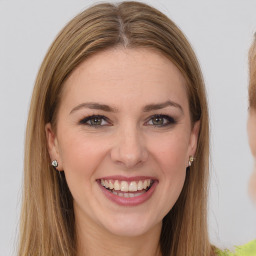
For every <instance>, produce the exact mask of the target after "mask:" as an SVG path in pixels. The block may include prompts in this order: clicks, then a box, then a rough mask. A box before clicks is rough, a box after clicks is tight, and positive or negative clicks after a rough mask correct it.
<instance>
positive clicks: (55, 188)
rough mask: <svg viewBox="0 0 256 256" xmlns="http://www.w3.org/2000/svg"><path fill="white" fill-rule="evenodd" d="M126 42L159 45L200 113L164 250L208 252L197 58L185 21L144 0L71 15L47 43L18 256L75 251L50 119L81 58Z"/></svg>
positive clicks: (191, 255) (32, 122)
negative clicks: (49, 135) (181, 24)
mask: <svg viewBox="0 0 256 256" xmlns="http://www.w3.org/2000/svg"><path fill="white" fill-rule="evenodd" d="M117 46H122V47H126V48H147V49H152V50H157V51H158V52H160V53H161V54H163V55H164V56H166V57H167V58H168V59H169V60H170V61H172V62H173V63H174V64H175V65H176V67H177V68H178V69H179V70H180V72H181V73H182V74H183V76H184V78H185V79H186V91H187V96H188V101H189V108H190V116H191V122H192V124H193V123H194V122H196V121H198V120H200V132H199V138H198V146H197V151H196V155H195V157H196V161H194V163H193V165H192V166H191V167H190V169H188V170H187V175H186V180H185V184H184V187H183V190H182V192H181V194H180V196H179V198H178V200H177V202H176V204H175V205H174V207H173V208H172V209H171V210H170V212H169V213H168V214H167V215H166V216H165V218H164V219H163V225H162V232H161V237H160V246H161V252H162V255H163V256H195V255H196V256H201V255H202V256H209V255H212V253H213V251H212V250H213V249H212V246H211V245H210V242H209V238H208V230H207V191H208V175H209V174H208V169H209V167H208V165H209V163H208V162H209V120H208V107H207V99H206V92H205V86H204V81H203V77H202V74H201V70H200V66H199V64H198V61H197V58H196V56H195V54H194V51H193V49H192V48H191V46H190V44H189V42H188V41H187V39H186V37H185V36H184V34H183V33H182V32H181V31H180V29H179V28H178V27H177V26H176V25H175V24H174V23H173V22H172V21H171V20H170V19H169V18H168V17H167V16H165V15H164V14H163V13H161V12H159V11H158V10H156V9H154V8H153V7H150V6H148V5H146V4H143V3H139V2H122V3H119V4H110V3H102V4H98V5H95V6H92V7H90V8H88V9H86V10H85V11H83V12H82V13H80V14H79V15H77V16H76V17H75V18H73V19H72V20H71V21H70V22H69V23H68V24H67V25H66V26H65V27H64V28H63V30H62V31H61V32H60V33H59V35H58V36H57V38H56V39H55V41H54V42H53V44H52V45H51V46H50V48H49V50H48V52H47V54H46V56H45V58H44V60H43V63H42V65H41V68H40V70H39V73H38V75H37V79H36V82H35V86H34V90H33V94H32V99H31V105H30V111H29V116H28V122H27V130H26V141H25V159H24V186H23V202H22V212H21V221H20V244H19V256H35V255H36V256H46V255H47V256H56V255H58V256H75V255H76V230H75V216H74V211H73V198H72V195H71V193H70V191H69V189H68V186H67V183H66V180H65V171H64V172H57V171H56V170H55V169H54V168H53V167H52V166H51V160H50V157H49V154H48V150H47V141H46V134H45V125H46V123H48V122H50V123H51V124H52V126H53V127H56V115H57V113H58V108H59V105H60V100H61V93H62V90H63V84H64V81H65V80H66V79H67V78H68V77H69V75H70V74H71V72H72V71H73V70H74V69H75V68H76V67H77V66H78V65H79V64H80V63H81V62H83V61H86V59H87V58H88V57H89V56H91V55H93V54H96V53H98V52H100V51H102V50H106V49H108V48H111V47H117Z"/></svg>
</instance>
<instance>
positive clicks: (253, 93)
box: [249, 32, 256, 111]
mask: <svg viewBox="0 0 256 256" xmlns="http://www.w3.org/2000/svg"><path fill="white" fill-rule="evenodd" d="M249 107H250V108H251V109H253V110H255V111H256V32H255V34H254V39H253V43H252V45H251V48H250V51H249Z"/></svg>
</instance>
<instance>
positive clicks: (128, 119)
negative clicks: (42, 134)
mask: <svg viewBox="0 0 256 256" xmlns="http://www.w3.org/2000/svg"><path fill="white" fill-rule="evenodd" d="M167 101H171V102H173V103H174V104H172V105H171V106H170V105H168V106H165V107H163V106H162V107H161V108H160V109H154V110H153V109H152V108H151V109H149V108H147V109H145V106H148V105H152V104H162V103H165V102H167ZM88 102H90V103H91V102H94V103H99V104H104V105H107V106H109V107H110V108H111V109H112V111H108V110H109V109H106V108H104V109H97V107H95V106H96V105H95V104H94V105H93V106H90V107H89V108H88V105H81V104H84V103H86V104H87V103H88ZM158 107H159V106H158ZM157 114H158V115H166V116H170V117H171V122H169V121H170V120H169V121H168V120H167V119H166V118H165V117H164V118H162V119H161V121H162V123H161V125H156V122H155V119H154V118H153V116H154V115H157ZM92 115H102V116H104V117H106V118H105V120H98V121H99V123H100V125H98V126H95V125H94V126H93V125H91V122H90V121H88V119H86V120H87V121H86V123H83V124H81V123H80V121H81V120H84V119H85V118H87V117H88V116H92ZM173 119H174V120H175V122H173ZM157 124H158V123H157ZM198 132H199V122H197V123H195V124H194V125H192V124H191V119H190V113H189V104H188V98H187V93H186V82H185V79H184V77H183V76H182V74H181V73H180V71H179V70H178V69H177V68H176V66H175V65H174V64H173V63H172V62H171V61H170V60H168V59H167V58H166V57H164V56H163V55H161V54H160V53H158V52H156V51H154V50H152V49H150V50H149V49H142V48H140V49H124V48H122V47H118V48H113V49H109V50H106V51H103V52H100V53H97V54H95V55H93V56H92V57H90V58H89V59H87V60H86V61H84V62H83V63H82V64H80V66H79V67H78V68H76V69H75V70H74V71H73V72H72V74H71V76H70V77H69V78H68V79H67V80H66V82H65V84H64V90H63V94H62V99H61V104H60V108H59V112H58V115H57V128H56V130H54V129H53V128H52V127H51V124H50V123H48V124H47V125H46V135H47V138H48V146H49V153H50V156H51V159H52V160H53V159H57V161H58V163H59V166H58V170H59V171H61V170H64V172H65V175H66V179H67V183H68V186H69V188H70V191H71V193H72V195H73V198H74V212H75V218H76V229H77V237H78V255H85V254H86V255H136V256H137V255H147V256H148V255H152V256H153V255H154V256H156V255H160V252H159V237H160V232H161V227H162V219H163V217H164V216H165V215H166V214H167V213H168V212H169V211H170V209H171V208H172V207H173V205H174V204H175V202H176V200H177V199H178V197H179V195H180V193H181V190H182V187H183V184H184V180H185V175H186V167H187V166H188V159H189V156H191V155H192V156H193V155H194V154H195V151H196V146H197V138H198ZM112 175H122V176H124V177H128V178H129V177H136V176H150V177H154V179H155V180H156V184H157V185H156V188H155V190H154V192H153V194H152V196H151V197H150V198H149V199H148V200H147V201H145V202H144V203H142V204H139V205H136V206H120V205H118V204H116V203H115V202H113V201H111V200H109V199H108V198H107V197H106V196H105V195H104V193H103V192H102V189H101V188H100V185H99V184H98V183H97V180H98V179H100V178H101V177H106V176H112ZM110 244H111V246H109V245H110ZM85 245H86V246H85ZM85 247H86V248H85Z"/></svg>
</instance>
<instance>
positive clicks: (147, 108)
mask: <svg viewBox="0 0 256 256" xmlns="http://www.w3.org/2000/svg"><path fill="white" fill-rule="evenodd" d="M169 106H170V107H175V108H178V109H180V110H181V112H182V113H184V112H183V108H182V107H181V105H180V104H178V103H176V102H173V101H170V100H168V101H166V102H163V103H158V104H149V105H147V106H145V107H144V108H143V111H144V112H149V111H152V110H159V109H163V108H166V107H169Z"/></svg>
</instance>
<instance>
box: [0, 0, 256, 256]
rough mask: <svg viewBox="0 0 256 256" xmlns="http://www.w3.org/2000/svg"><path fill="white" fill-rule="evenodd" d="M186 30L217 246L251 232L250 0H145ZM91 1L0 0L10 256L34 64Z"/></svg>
mask: <svg viewBox="0 0 256 256" xmlns="http://www.w3.org/2000/svg"><path fill="white" fill-rule="evenodd" d="M145 2H146V3H149V4H151V5H153V6H154V7H157V8H158V9H159V10H161V11H162V12H163V13H165V14H167V15H168V16H169V17H170V18H171V19H172V20H173V21H174V22H175V23H176V24H177V25H178V26H179V27H180V28H181V29H182V31H183V32H184V33H185V34H186V36H187V37H188V39H189V41H190V42H191V44H192V46H193V47H194V50H195V52H196V54H197V56H198V58H199V61H200V64H201V67H202V70H203V73H204V77H205V82H206V87H207V91H208V99H209V105H210V117H211V183H210V197H209V230H210V237H211V241H212V242H213V243H214V244H216V245H217V246H220V247H229V248H232V245H234V244H236V245H238V244H242V243H245V242H247V241H249V240H251V239H253V238H256V207H255V206H253V205H252V203H251V201H250V199H249V197H248V193H247V184H248V180H249V176H250V173H251V171H252V166H253V160H252V157H251V155H250V151H249V147H248V144H247V133H246V121H247V84H248V67H247V52H248V48H249V45H250V43H251V41H252V38H253V33H254V31H256V14H255V13H256V0H215V1H208V0H193V1H189V0H156V1H154V0H151V1H145ZM94 3H96V1H85V0H84V1H82V0H75V1H71V0H44V1H35V0H34V1H32V0H31V1H29V0H0V122H1V123H0V164H1V167H0V205H1V209H0V256H8V255H13V251H14V248H15V244H16V239H17V230H18V218H19V211H20V200H21V187H22V172H23V144H24V133H25V126H26V118H27V112H28V108H29V101H30V97H31V92H32V88H33V84H34V81H35V77H36V75H37V71H38V69H39V67H40V64H41V62H42V60H43V57H44V55H45V53H46V51H47V49H48V47H49V45H50V44H51V42H52V41H53V40H54V38H55V36H56V34H57V33H58V32H59V30H60V29H61V28H62V27H63V26H64V25H65V24H66V23H67V22H68V21H69V20H70V19H71V18H72V17H74V16H75V15H76V14H77V13H78V12H80V11H82V10H84V9H85V8H87V7H88V6H90V5H92V4H94Z"/></svg>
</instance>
